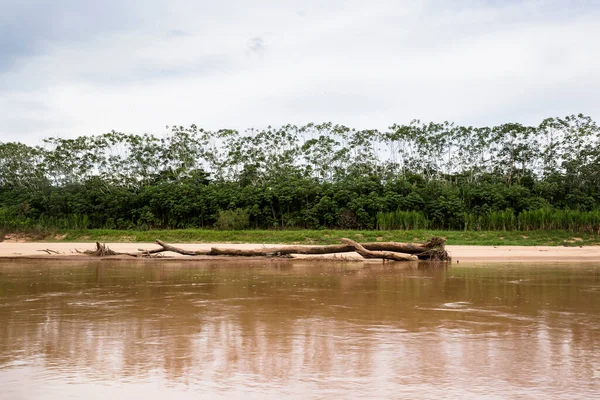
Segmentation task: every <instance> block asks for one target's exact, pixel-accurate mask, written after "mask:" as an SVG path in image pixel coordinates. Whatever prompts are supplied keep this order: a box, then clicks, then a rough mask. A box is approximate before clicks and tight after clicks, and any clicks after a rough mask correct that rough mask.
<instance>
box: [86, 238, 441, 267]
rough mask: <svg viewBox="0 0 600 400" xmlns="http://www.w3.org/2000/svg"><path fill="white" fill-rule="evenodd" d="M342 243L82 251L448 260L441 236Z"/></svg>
mask: <svg viewBox="0 0 600 400" xmlns="http://www.w3.org/2000/svg"><path fill="white" fill-rule="evenodd" d="M341 241H342V243H343V244H339V245H329V246H282V247H264V248H262V249H252V250H240V249H223V248H217V247H213V248H211V249H210V250H187V249H182V248H180V247H176V246H173V245H170V244H168V243H165V242H163V241H161V240H158V239H157V240H156V243H157V244H158V245H159V246H160V248H156V249H150V250H144V249H139V252H138V253H119V252H116V251H113V250H111V249H109V248H108V247H107V246H106V245H105V244H100V243H96V249H95V250H88V251H85V254H88V255H92V256H97V257H105V256H118V255H126V256H131V257H154V256H158V255H159V253H163V252H167V251H170V252H173V253H178V254H182V255H185V256H242V257H290V256H291V255H292V254H308V255H318V254H334V253H348V252H357V253H358V254H359V255H361V256H362V257H363V258H378V259H383V260H393V261H416V260H432V261H449V260H450V256H449V255H448V253H447V252H446V250H445V240H444V239H441V238H432V239H431V240H429V241H427V242H425V243H397V242H376V243H362V244H360V243H357V242H356V241H354V240H351V239H346V238H344V239H341Z"/></svg>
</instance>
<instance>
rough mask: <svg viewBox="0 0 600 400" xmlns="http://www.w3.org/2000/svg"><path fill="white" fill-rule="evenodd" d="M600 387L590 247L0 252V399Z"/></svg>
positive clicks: (464, 393) (537, 392) (579, 393)
mask: <svg viewBox="0 0 600 400" xmlns="http://www.w3.org/2000/svg"><path fill="white" fill-rule="evenodd" d="M599 397H600V264H580V265H565V264H563V265H549V264H545V265H542V264H537V265H522V264H513V265H500V264H494V265H483V264H481V265H465V266H462V265H460V266H457V265H453V266H451V267H450V268H426V267H421V268H406V267H402V266H392V265H391V264H388V265H385V266H380V265H371V266H368V267H363V266H362V264H354V263H347V264H342V263H340V264H335V263H318V264H310V263H306V262H304V263H301V262H298V263H296V262H285V263H278V262H269V261H267V262H253V263H245V264H238V265H236V264H233V263H231V262H229V263H227V264H224V265H219V264H218V263H204V264H193V263H176V262H170V263H160V262H156V263H151V264H150V263H146V264H144V263H137V264H136V263H129V262H115V263H98V262H88V263H80V262H78V263H73V262H71V263H62V264H61V263H60V262H48V261H28V262H23V261H20V262H16V261H10V262H6V261H4V262H1V261H0V398H2V399H5V400H12V399H61V400H62V399H84V398H85V399H107V398H110V399H130V398H144V399H161V400H162V399H174V400H177V399H202V398H207V399H213V398H214V399H219V398H244V399H247V398H256V399H281V398H292V399H296V398H297V399H310V398H332V399H346V398H366V399H371V398H378V399H379V398H381V399H401V398H406V399H439V398H456V399H459V398H460V399H470V398H471V399H482V398H485V399H505V398H511V399H512V398H514V399H517V398H523V399H525V398H531V399H542V398H543V399H551V398H560V399H564V398H581V399H593V398H599Z"/></svg>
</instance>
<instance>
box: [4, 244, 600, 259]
mask: <svg viewBox="0 0 600 400" xmlns="http://www.w3.org/2000/svg"><path fill="white" fill-rule="evenodd" d="M108 246H109V247H110V248H111V249H112V250H115V251H117V252H136V251H138V249H153V248H156V247H157V245H156V244H153V243H108ZM177 246H178V247H181V248H185V249H210V248H211V247H220V248H236V249H256V248H260V247H263V245H261V244H224V243H199V244H192V243H186V244H178V245H177ZM267 246H269V247H276V246H275V245H267ZM94 247H95V245H94V244H93V243H69V242H56V243H40V242H35V243H34V242H29V243H14V242H0V258H16V257H23V258H32V257H35V258H38V257H40V258H47V257H51V258H58V257H60V258H77V259H79V258H82V257H86V258H87V257H88V256H86V255H82V254H78V253H77V252H76V249H77V250H80V251H83V250H88V249H93V248H94ZM43 249H51V250H54V251H57V252H59V253H60V254H59V255H52V256H50V255H48V254H46V253H44V252H41V251H39V250H43ZM446 249H447V250H448V252H449V253H450V255H451V256H452V260H453V262H454V263H456V262H457V261H458V262H532V261H535V262H584V261H585V262H593V261H596V262H600V246H587V247H551V246H446ZM164 254H165V256H166V257H169V258H171V257H172V258H178V259H181V258H182V257H185V258H192V257H186V256H182V255H180V254H176V253H170V252H168V253H164ZM336 256H337V257H343V258H360V256H359V255H358V254H356V253H343V254H338V255H336ZM297 257H298V258H306V257H307V256H297ZM310 257H319V256H310ZM324 257H332V255H326V256H324ZM202 258H211V259H214V257H202ZM193 259H198V258H196V257H193ZM231 259H235V258H231Z"/></svg>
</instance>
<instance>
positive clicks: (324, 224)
mask: <svg viewBox="0 0 600 400" xmlns="http://www.w3.org/2000/svg"><path fill="white" fill-rule="evenodd" d="M599 209H600V131H599V130H598V127H597V125H596V124H595V122H594V121H593V120H591V119H590V118H589V117H586V116H583V115H572V116H567V117H565V118H550V119H546V120H544V121H542V123H541V124H540V125H539V126H524V125H521V124H516V123H507V124H503V125H499V126H493V127H479V128H477V127H470V126H458V125H455V124H451V123H448V122H444V123H439V124H438V123H422V122H420V121H413V122H411V123H410V124H408V125H393V126H391V127H389V129H387V130H386V131H378V130H354V129H350V128H348V127H345V126H341V125H333V124H331V123H326V124H321V125H316V124H308V125H306V126H302V127H297V126H291V125H287V126H283V127H278V128H271V127H269V128H267V129H264V130H252V129H251V130H248V131H246V132H244V133H240V132H237V131H234V130H220V131H216V132H211V131H205V130H203V129H199V128H198V127H196V126H194V125H193V126H191V127H189V128H186V127H177V126H175V127H172V128H171V129H169V130H168V133H167V134H165V135H163V136H160V137H159V136H153V135H149V134H145V135H130V134H124V133H119V132H114V131H113V132H110V133H106V134H102V135H97V136H82V137H78V138H76V139H64V138H58V137H53V138H48V139H46V140H44V141H43V143H42V144H41V145H39V146H27V145H25V144H22V143H14V142H10V143H6V142H0V221H1V222H0V224H1V226H0V228H4V229H18V228H27V227H34V226H42V227H53V228H58V229H91V228H105V229H134V228H135V229H154V228H189V227H217V228H221V229H240V228H250V227H251V228H312V229H320V228H341V229H374V228H380V229H453V230H463V229H465V230H481V229H484V230H535V229H568V230H571V231H581V232H589V233H597V232H598V229H600V211H599Z"/></svg>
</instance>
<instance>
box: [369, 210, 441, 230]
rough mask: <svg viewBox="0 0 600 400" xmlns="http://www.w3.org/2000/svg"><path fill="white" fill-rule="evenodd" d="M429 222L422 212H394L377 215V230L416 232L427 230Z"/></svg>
mask: <svg viewBox="0 0 600 400" xmlns="http://www.w3.org/2000/svg"><path fill="white" fill-rule="evenodd" d="M429 225H430V224H429V220H428V219H427V217H426V216H425V215H424V214H423V213H422V212H420V211H401V210H398V211H392V212H380V213H377V229H379V230H391V229H399V230H415V229H427V228H428V227H429Z"/></svg>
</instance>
